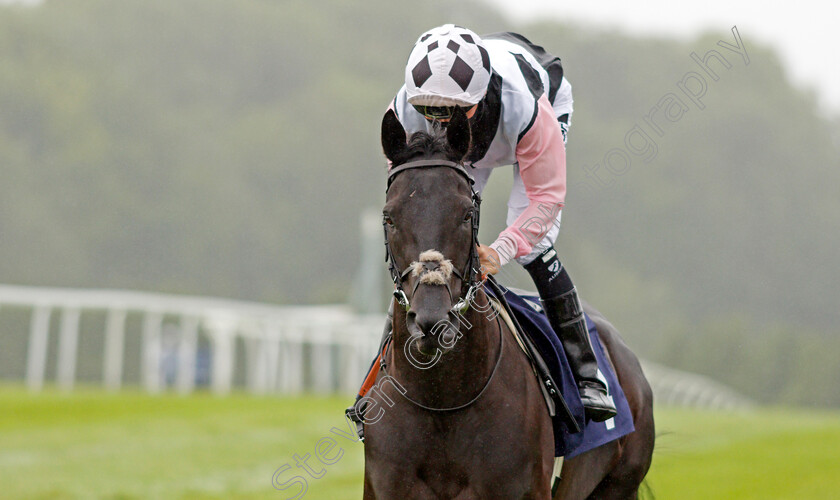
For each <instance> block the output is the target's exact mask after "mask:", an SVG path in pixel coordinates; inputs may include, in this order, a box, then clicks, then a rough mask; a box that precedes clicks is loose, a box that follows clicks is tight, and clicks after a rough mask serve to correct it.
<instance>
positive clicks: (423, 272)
mask: <svg viewBox="0 0 840 500" xmlns="http://www.w3.org/2000/svg"><path fill="white" fill-rule="evenodd" d="M452 269H453V268H452V261H450V260H449V259H444V258H443V254H442V253H440V252H438V251H437V250H426V251H425V252H423V253H421V254H420V261H415V262H412V263H411V275H412V276H414V277H418V276H419V277H420V284H423V285H445V284H446V283H447V282H448V281H449V278H450V277H451V276H452Z"/></svg>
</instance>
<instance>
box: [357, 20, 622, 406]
mask: <svg viewBox="0 0 840 500" xmlns="http://www.w3.org/2000/svg"><path fill="white" fill-rule="evenodd" d="M455 106H460V107H462V108H465V109H466V111H467V116H468V117H469V119H470V126H471V131H472V149H471V150H470V153H469V154H468V155H467V158H466V161H465V164H466V166H467V169H468V170H469V172H470V174H471V175H472V177H473V178H474V179H475V189H476V191H478V192H481V190H482V189H483V188H484V186H485V185H486V184H487V180H488V178H489V176H490V173H491V172H492V171H493V169H495V168H498V167H503V166H508V165H512V166H513V189H512V190H511V193H510V198H509V199H508V215H507V224H508V227H507V229H505V230H504V231H502V233H501V234H500V235H499V237H498V238H497V239H496V240H495V241H494V242H493V243H491V244H490V245H488V246H484V245H479V246H478V253H479V257H480V260H481V265H482V267H483V269H482V270H483V271H484V272H486V273H489V274H495V273H497V272H498V271H499V269H500V268H501V267H502V266H503V265H505V264H507V263H508V262H509V261H511V260H515V261H516V262H518V263H519V264H521V265H522V266H523V267H524V268H525V270H526V271H528V274H530V276H531V278H532V279H533V280H534V284H535V285H536V287H537V291H538V292H539V295H540V299H541V302H542V304H543V307H544V309H545V312H546V315H547V317H548V319H549V322H550V323H551V326H552V328H553V329H554V331H555V333H556V334H557V336H558V337H559V339H560V341H561V343H562V344H563V347H564V349H565V351H566V355H567V357H568V360H569V364H570V365H571V368H572V372H573V373H574V377H575V381H576V382H577V384H578V388H579V390H580V396H581V399H582V400H583V406H584V409H585V412H586V416H587V418H589V419H591V420H594V421H598V422H600V421H604V420H607V419H609V418H612V417H614V416H615V414H616V409H615V405H614V404H613V402H612V398H610V397H609V396H608V394H607V388H606V385H605V384H604V382H603V381H602V380H601V379H600V377H599V376H598V365H597V362H596V360H595V353H594V352H593V350H592V344H591V342H590V339H589V333H588V330H587V327H586V322H585V320H584V316H583V309H582V308H581V304H580V300H579V299H578V295H577V292H576V291H575V287H574V285H573V284H572V280H571V278H570V277H569V274H568V273H567V272H566V269H565V267H563V265H562V264H561V263H560V261H559V259H558V256H557V252H556V251H555V249H554V240H555V239H556V238H557V235H558V232H559V229H560V216H561V213H562V210H561V209H562V207H563V203H564V198H565V194H566V148H565V143H566V136H567V132H568V129H569V126H570V125H571V120H570V119H571V115H572V87H571V85H570V84H569V82H568V80H566V78H564V77H563V68H562V66H561V65H560V59H558V58H557V57H554V56H552V55H551V54H549V53H547V52H546V51H545V50H544V49H543V48H542V47H540V46H537V45H534V44H532V43H531V42H530V41H528V40H527V39H526V38H525V37H523V36H521V35H518V34H515V33H497V34H493V35H487V36H484V37H479V36H478V35H476V34H475V33H473V32H472V31H470V30H468V29H466V28H462V27H459V26H455V25H452V24H446V25H444V26H440V27H437V28H434V29H432V30H429V31H427V32H426V33H423V34H422V35H421V36H420V38H419V39H418V40H417V42H416V43H415V45H414V48H413V50H412V51H411V54H410V56H409V58H408V64H407V66H406V69H405V85H404V86H403V87H402V88H401V89H400V90H399V92H397V95H396V97H395V98H394V100H393V102H392V103H391V109H393V110H394V111H395V112H396V114H397V117H398V118H399V120H400V122H401V123H402V125H403V127H404V128H405V129H406V132H407V133H408V134H409V135H410V134H411V133H413V132H417V131H426V132H430V133H431V132H433V130H434V127H436V126H437V123H435V122H444V123H445V122H447V121H448V120H449V118H450V116H451V115H452V111H453V109H454V108H455ZM389 330H390V323H389V324H388V325H386V333H388V332H389ZM378 367H379V366H378V363H376V362H374V364H373V366H372V368H373V370H372V373H369V375H368V377H367V379H366V380H365V383H364V384H363V386H362V390H361V391H360V397H361V396H364V394H365V393H366V392H367V389H369V388H370V386H372V385H373V382H374V381H375V378H376V372H377V371H378V370H376V368H378ZM357 400H358V399H357ZM361 411H363V410H362V409H359V413H361ZM348 416H350V418H352V419H354V420H356V421H359V420H360V418H361V417H360V416H359V415H358V414H357V412H356V411H354V409H353V408H350V409H348Z"/></svg>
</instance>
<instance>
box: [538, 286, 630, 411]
mask: <svg viewBox="0 0 840 500" xmlns="http://www.w3.org/2000/svg"><path fill="white" fill-rule="evenodd" d="M540 302H542V304H543V308H545V314H546V316H548V321H549V323H551V327H552V328H553V329H554V332H555V333H556V334H557V336H558V337H559V338H560V342H561V343H562V344H563V349H565V351H566V355H567V358H568V360H569V365H570V367H571V368H572V373H573V374H574V376H575V381H576V382H577V384H578V389H579V390H580V398H581V400H582V401H583V408H584V410H585V412H586V416H587V417H588V418H590V419H592V420H594V421H595V422H603V421H604V420H608V419H610V418H612V417H614V416H615V415H616V410H615V404H614V403H613V401H612V398H611V397H609V396H608V395H607V386H606V385H604V382H603V381H602V380H601V379H600V378H598V362H597V361H596V359H595V351H593V350H592V343H591V341H590V340H589V330H588V329H587V328H586V320H585V319H584V316H583V309H582V308H581V305H580V300H579V299H578V295H577V291H576V290H575V289H574V288H572V289H571V290H570V291H568V292H566V293H564V294H563V295H560V296H558V297H554V298H551V299H541V300H540Z"/></svg>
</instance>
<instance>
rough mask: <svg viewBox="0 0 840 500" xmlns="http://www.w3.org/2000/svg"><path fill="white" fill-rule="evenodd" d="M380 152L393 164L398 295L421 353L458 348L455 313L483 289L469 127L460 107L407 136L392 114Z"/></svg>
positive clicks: (392, 253) (392, 237) (389, 238)
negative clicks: (440, 123)
mask: <svg viewBox="0 0 840 500" xmlns="http://www.w3.org/2000/svg"><path fill="white" fill-rule="evenodd" d="M382 147H383V150H384V152H385V156H386V157H387V158H388V159H389V160H390V161H391V165H392V166H391V170H390V172H389V177H388V189H387V194H386V203H385V207H384V209H383V211H382V214H383V224H384V228H385V241H386V247H387V251H388V259H389V264H390V266H391V275H392V278H393V279H394V284H395V290H396V291H395V296H396V297H397V300H398V302H399V303H400V304H402V305H403V306H404V307H405V308H406V316H405V319H406V322H405V323H406V327H407V330H408V333H409V334H410V335H411V336H412V337H418V340H417V342H416V345H417V347H418V349H419V350H420V352H422V353H423V354H426V355H432V354H434V353H436V352H437V351H438V349H441V350H443V351H444V352H445V351H446V350H448V349H449V348H451V347H452V346H453V345H454V341H455V340H456V335H457V334H458V328H457V325H458V318H457V317H456V315H457V314H459V313H460V312H462V311H463V310H464V309H466V307H467V306H468V305H469V301H470V299H471V295H472V294H473V293H474V292H475V289H476V288H477V286H478V282H477V279H476V276H477V273H478V271H477V269H478V266H477V263H478V260H477V254H476V250H475V245H476V243H477V242H476V240H475V238H476V233H477V230H478V200H479V198H478V196H477V195H476V193H475V192H474V191H473V189H472V179H471V178H470V176H469V174H468V173H467V172H466V170H465V169H464V167H463V164H462V162H463V159H464V158H465V157H466V155H467V153H468V152H469V148H470V126H469V121H468V119H467V117H466V114H465V113H464V112H463V111H462V110H460V109H458V110H457V112H456V113H455V114H454V115H453V117H452V119H451V120H450V122H449V123H448V126H446V128H445V130H438V132H437V133H436V134H428V133H426V132H416V133H414V134H412V136H411V138H410V140H408V141H407V140H406V132H405V129H403V127H402V125H401V124H400V122H399V120H398V119H397V116H396V114H395V113H394V112H393V111H390V110H389V111H388V112H387V113H386V115H385V117H384V119H383V120H382Z"/></svg>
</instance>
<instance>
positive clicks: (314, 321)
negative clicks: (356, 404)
mask: <svg viewBox="0 0 840 500" xmlns="http://www.w3.org/2000/svg"><path fill="white" fill-rule="evenodd" d="M6 308H16V309H23V310H24V311H26V312H27V313H28V314H29V315H30V320H29V327H28V342H27V347H26V352H25V354H24V353H19V354H20V356H21V357H23V356H25V360H26V361H25V373H23V374H21V375H20V376H17V377H15V378H23V379H25V381H26V385H27V386H28V387H29V389H30V390H32V391H39V390H41V389H42V388H43V386H44V384H45V383H46V382H47V380H46V374H47V373H48V364H49V363H50V360H51V359H53V358H52V357H49V356H48V349H49V346H54V347H53V348H54V349H57V353H56V355H55V356H54V359H55V362H54V363H55V365H54V366H53V367H52V368H53V370H50V372H54V373H55V384H56V385H57V386H58V387H60V388H62V389H65V390H71V389H72V388H73V387H74V385H75V384H76V383H77V366H76V364H77V360H78V359H80V358H79V352H78V346H79V336H80V328H79V326H80V320H81V318H82V317H83V315H85V314H87V313H98V314H102V313H105V315H106V319H105V322H104V327H103V330H104V331H103V332H100V334H101V335H103V336H104V342H103V343H102V346H101V349H102V366H101V373H102V376H101V383H102V385H103V386H105V387H106V388H108V389H110V390H119V389H120V388H121V387H122V386H123V384H124V383H125V382H126V381H125V374H124V371H125V370H124V362H125V360H126V359H127V357H128V356H132V355H134V356H138V357H139V358H140V378H139V381H140V384H141V385H142V386H143V387H144V388H145V390H146V391H148V392H151V393H157V392H161V391H163V390H169V389H172V390H176V391H178V392H181V393H185V394H186V393H190V392H192V391H193V390H195V388H196V379H197V378H199V377H198V376H197V375H198V374H197V369H198V367H199V365H201V362H204V364H205V365H207V366H206V367H205V368H206V369H207V371H209V377H208V380H207V383H208V385H209V387H210V389H211V390H212V391H213V392H215V393H218V394H225V393H228V392H230V390H231V389H232V388H233V386H234V381H235V380H236V379H237V377H236V374H237V373H239V374H240V377H239V379H241V380H244V381H241V382H240V384H241V385H244V387H245V388H247V389H248V390H249V391H251V392H254V393H284V394H294V393H300V392H304V391H308V392H318V393H330V392H340V393H346V394H352V393H355V392H356V390H357V389H358V386H359V385H360V383H361V381H362V377H363V376H364V374H365V372H366V370H367V368H368V366H369V365H370V363H371V361H372V359H373V356H374V354H375V352H376V349H377V347H378V345H379V340H380V336H381V333H382V327H383V325H384V315H382V314H367V315H360V314H356V313H354V312H353V311H352V309H351V308H350V307H348V306H345V305H335V306H272V305H267V304H260V303H254V302H243V301H235V300H224V299H216V298H209V297H188V296H180V295H164V294H157V293H145V292H134V291H124V290H87V289H66V288H41V287H25V286H10V285H0V349H3V348H4V345H3V343H2V342H3V338H2V337H1V336H3V335H8V334H9V333H10V332H9V329H10V328H14V327H13V326H11V325H9V324H6V323H7V322H4V314H3V312H4V309H6ZM130 314H133V315H140V316H142V327H141V328H140V329H139V331H134V332H129V331H128V330H127V328H126V323H127V321H126V320H127V317H128V315H130ZM54 319H55V321H56V322H57V323H56V324H55V326H56V327H55V328H52V329H51V325H52V324H53V320H54ZM17 328H20V327H19V326H17ZM51 330H53V331H54V332H55V335H56V336H57V339H55V338H54V339H52V340H53V341H52V342H51V341H50V340H51V339H50V334H51ZM135 330H136V329H135ZM17 333H18V334H20V333H22V332H17ZM24 333H25V332H24ZM127 334H134V335H138V336H139V345H140V348H139V352H128V351H127V349H126V344H127V342H126V335H127ZM200 339H201V340H203V345H204V346H205V347H204V348H203V349H202V348H201V347H200V344H202V343H201V342H200ZM135 340H137V339H135ZM133 345H137V342H134V343H133ZM643 367H644V370H645V374H646V375H647V377H648V379H649V380H650V383H651V386H652V388H653V391H654V397H655V401H656V403H657V404H665V405H675V406H698V407H706V408H720V409H741V408H745V407H749V406H751V405H752V404H753V403H752V402H751V401H750V400H749V399H748V398H745V397H744V396H742V395H739V394H737V393H736V392H735V391H733V390H731V389H729V388H728V387H726V386H724V385H722V384H719V383H717V382H714V381H713V380H711V379H709V378H707V377H702V376H700V375H695V374H692V373H687V372H682V371H678V370H673V369H670V368H666V367H664V366H661V365H657V364H654V363H650V362H643ZM243 373H244V376H242V374H243Z"/></svg>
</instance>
